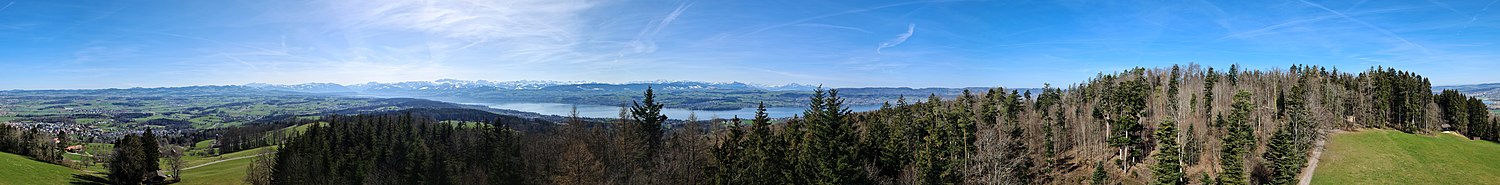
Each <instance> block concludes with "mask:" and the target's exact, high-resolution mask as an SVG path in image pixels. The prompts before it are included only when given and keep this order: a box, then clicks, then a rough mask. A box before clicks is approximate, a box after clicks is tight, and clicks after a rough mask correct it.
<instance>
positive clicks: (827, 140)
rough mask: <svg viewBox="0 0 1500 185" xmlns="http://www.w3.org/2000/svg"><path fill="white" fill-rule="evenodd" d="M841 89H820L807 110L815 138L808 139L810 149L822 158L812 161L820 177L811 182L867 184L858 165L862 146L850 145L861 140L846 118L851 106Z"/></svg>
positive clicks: (810, 129) (808, 120)
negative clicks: (840, 93) (847, 105)
mask: <svg viewBox="0 0 1500 185" xmlns="http://www.w3.org/2000/svg"><path fill="white" fill-rule="evenodd" d="M838 92H839V91H838V89H833V90H829V91H827V93H826V94H825V93H824V91H823V90H822V88H819V89H818V90H816V91H814V93H813V96H812V98H811V99H812V104H814V105H809V106H808V109H807V111H805V112H804V113H803V114H804V115H807V117H806V118H804V119H806V120H807V124H808V126H809V129H808V130H809V133H808V134H809V136H810V139H811V140H809V141H807V142H809V143H808V144H807V146H806V147H807V152H808V155H810V156H815V157H817V158H818V160H816V161H811V162H813V164H815V167H816V168H815V170H816V171H815V174H814V175H815V177H816V178H814V179H813V181H812V182H811V184H863V183H865V182H866V180H867V179H865V177H864V174H865V173H863V172H861V166H859V165H858V164H859V160H858V159H857V157H858V155H859V154H858V152H859V146H858V145H851V144H850V143H859V140H858V138H857V137H856V136H855V135H854V134H855V133H856V132H855V130H854V128H853V125H852V124H850V123H849V122H848V120H846V119H845V116H846V115H848V114H849V109H848V108H845V107H844V105H843V104H844V100H843V99H839V97H838ZM818 104H820V105H818Z"/></svg>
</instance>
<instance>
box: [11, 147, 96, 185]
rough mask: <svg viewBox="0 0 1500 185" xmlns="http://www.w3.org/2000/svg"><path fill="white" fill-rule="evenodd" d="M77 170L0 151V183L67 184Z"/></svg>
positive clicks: (15, 184)
mask: <svg viewBox="0 0 1500 185" xmlns="http://www.w3.org/2000/svg"><path fill="white" fill-rule="evenodd" d="M76 173H78V171H77V170H73V169H70V168H68V167H63V166H58V165H55V164H50V163H45V162H41V161H35V160H31V159H30V158H26V157H25V156H20V155H16V154H11V153H3V152H0V185H12V184H13V185H22V184H68V183H69V182H70V181H71V180H72V179H73V174H76Z"/></svg>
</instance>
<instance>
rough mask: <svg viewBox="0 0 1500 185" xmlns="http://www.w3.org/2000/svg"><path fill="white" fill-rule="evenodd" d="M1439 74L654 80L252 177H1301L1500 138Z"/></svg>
mask: <svg viewBox="0 0 1500 185" xmlns="http://www.w3.org/2000/svg"><path fill="white" fill-rule="evenodd" d="M1430 86H1431V85H1430V83H1429V82H1428V80H1427V79H1426V78H1424V77H1421V76H1419V75H1416V74H1412V73H1410V72H1405V71H1398V70H1395V69H1390V68H1378V67H1377V68H1371V69H1368V70H1366V71H1363V72H1360V73H1357V74H1351V73H1343V72H1340V71H1339V70H1338V69H1336V68H1334V69H1327V68H1325V67H1320V66H1302V65H1299V66H1293V67H1290V68H1288V69H1287V70H1280V69H1269V70H1242V69H1240V68H1239V66H1237V65H1236V66H1230V67H1229V69H1228V70H1224V71H1219V70H1216V69H1214V68H1212V67H1201V66H1197V65H1193V64H1189V65H1186V66H1172V67H1170V68H1156V69H1146V68H1135V69H1131V70H1128V71H1124V72H1121V73H1117V74H1099V75H1097V76H1096V77H1094V78H1092V79H1090V80H1088V81H1086V82H1084V83H1079V84H1074V85H1070V86H1067V87H1066V88H1060V87H1051V86H1050V85H1049V86H1048V87H1046V88H1043V89H1041V90H1040V92H1031V91H1019V90H1015V89H1006V88H1003V87H997V88H993V89H990V90H987V91H980V92H964V93H963V94H962V95H960V96H958V97H956V98H950V99H943V98H941V97H939V96H935V95H934V96H929V97H927V98H926V99H925V100H920V99H919V98H913V99H910V100H909V99H907V98H904V97H903V98H901V99H898V100H897V101H896V102H893V103H887V104H886V105H885V106H883V107H882V108H881V109H878V110H875V111H868V112H851V111H849V110H848V109H847V106H846V105H844V99H843V98H841V97H840V96H839V90H838V89H830V90H826V91H825V90H823V89H821V88H819V89H818V90H815V91H814V92H813V93H812V95H811V96H810V97H809V98H808V101H807V104H806V107H807V108H806V110H805V112H804V113H803V114H801V115H799V116H796V117H792V118H779V119H773V118H770V117H768V116H766V115H765V114H764V113H763V110H762V113H759V114H758V115H757V116H755V117H751V118H739V117H731V118H708V119H700V118H697V117H688V118H671V119H675V120H682V121H681V122H680V123H678V124H666V123H669V122H668V120H669V118H667V117H666V116H664V115H662V114H661V113H660V110H661V109H662V107H663V106H664V105H663V104H662V103H660V102H657V101H655V99H656V98H657V97H656V95H655V94H654V92H653V91H652V90H651V89H647V90H646V91H645V92H644V94H643V96H642V97H643V98H642V99H641V100H639V101H636V102H634V103H633V104H632V105H631V106H630V107H628V108H622V110H621V111H620V115H619V118H618V119H614V120H608V121H600V120H598V119H591V120H586V119H581V118H578V117H577V116H576V115H575V116H571V117H570V118H569V119H566V120H565V121H563V122H561V123H556V124H537V123H534V122H531V121H526V120H525V119H509V120H506V119H496V120H494V121H485V122H472V121H470V122H452V121H437V120H435V119H432V118H428V117H424V116H421V115H414V114H413V113H405V114H385V115H351V116H328V117H324V118H322V119H321V120H319V121H317V123H299V124H303V125H304V126H306V127H307V128H306V130H305V131H302V132H271V131H267V132H264V133H274V134H275V135H281V136H279V137H246V136H236V137H240V138H242V139H241V140H244V139H243V138H266V139H268V140H267V141H264V142H262V144H257V145H256V146H252V147H260V146H263V145H264V146H269V145H276V146H280V149H279V151H278V152H276V153H274V154H269V155H264V156H262V157H259V159H256V161H255V162H254V163H253V164H252V167H251V171H250V172H249V175H247V177H246V182H249V183H251V184H1147V183H1149V184H1295V183H1297V178H1298V177H1297V175H1298V174H1299V173H1300V172H1301V170H1302V169H1303V167H1304V165H1306V162H1307V160H1308V157H1309V156H1308V154H1309V153H1310V152H1312V151H1313V150H1316V148H1315V147H1316V146H1315V145H1314V144H1313V143H1314V142H1316V141H1318V140H1321V139H1322V137H1324V136H1325V135H1326V134H1327V133H1329V132H1333V131H1335V130H1353V129H1364V128H1381V129H1393V130H1399V131H1402V132H1408V133H1417V134H1433V133H1435V132H1439V131H1453V132H1457V133H1459V134H1462V135H1464V136H1467V137H1469V138H1471V139H1479V140H1488V141H1497V140H1500V137H1497V134H1500V130H1496V129H1497V127H1496V126H1497V125H1496V122H1497V120H1496V118H1495V117H1494V116H1493V115H1491V114H1489V113H1488V111H1487V110H1485V109H1484V107H1483V104H1482V103H1478V102H1479V100H1478V99H1474V98H1472V97H1468V96H1465V95H1463V94H1461V93H1458V92H1456V91H1444V92H1442V93H1438V94H1433V93H1431V92H1430V91H1429V90H1428V89H1429V88H1430ZM1216 95H1217V96H1216ZM761 107H762V109H763V107H764V106H761ZM247 130H280V129H267V128H259V129H247ZM243 132H253V131H243ZM268 135H270V134H268ZM269 138H281V139H275V140H269ZM251 140H254V139H251ZM242 142H243V141H242ZM238 148H241V149H243V148H247V147H238Z"/></svg>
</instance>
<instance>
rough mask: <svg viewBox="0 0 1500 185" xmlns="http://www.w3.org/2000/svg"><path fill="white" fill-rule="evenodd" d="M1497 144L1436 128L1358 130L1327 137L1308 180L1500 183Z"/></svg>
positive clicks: (1350, 182) (1317, 182) (1335, 181)
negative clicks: (1432, 131)
mask: <svg viewBox="0 0 1500 185" xmlns="http://www.w3.org/2000/svg"><path fill="white" fill-rule="evenodd" d="M1496 154H1500V144H1496V143H1493V142H1489V141H1479V140H1469V139H1465V138H1463V137H1462V136H1458V135H1455V134H1448V133H1440V134H1438V135H1437V136H1424V135H1414V134H1407V133H1402V132H1400V131H1394V130H1363V131H1358V132H1348V133H1339V134H1334V135H1332V136H1330V138H1329V142H1328V145H1327V148H1326V150H1325V151H1324V152H1323V157H1322V158H1321V161H1319V162H1318V169H1317V171H1315V174H1314V175H1313V179H1312V184H1495V183H1500V155H1496Z"/></svg>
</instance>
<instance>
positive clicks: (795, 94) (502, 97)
mask: <svg viewBox="0 0 1500 185" xmlns="http://www.w3.org/2000/svg"><path fill="white" fill-rule="evenodd" d="M245 87H251V88H258V89H263V90H275V91H293V92H307V93H352V94H357V95H362V96H375V97H388V98H393V97H399V98H424V99H433V100H441V101H449V102H464V103H563V104H584V105H607V106H615V105H621V104H623V103H628V102H631V101H634V100H639V98H640V95H641V94H640V93H641V92H642V91H645V90H646V88H653V89H655V90H656V91H657V94H658V97H659V99H658V101H660V102H662V103H665V104H666V106H667V107H669V108H685V109H697V110H735V109H741V108H750V107H754V106H756V105H759V104H760V103H765V104H766V106H769V107H790V106H802V105H803V104H805V103H806V102H805V101H807V98H808V97H809V96H811V95H812V91H813V90H815V89H817V88H819V86H813V85H804V84H795V83H794V84H785V85H764V84H752V83H743V82H697V81H666V80H658V81H638V82H629V83H618V84H615V83H598V82H582V81H504V82H495V81H485V80H477V81H470V80H455V79H441V80H436V81H409V82H395V83H375V82H371V83H364V84H353V85H338V84H331V83H308V84H294V85H270V84H247V85H245ZM838 89H839V90H840V93H839V95H840V96H842V97H844V98H845V103H846V104H849V105H877V104H881V103H886V102H895V101H896V99H897V98H898V97H908V99H925V98H926V97H927V96H929V95H936V96H939V97H944V98H952V97H956V96H959V95H961V94H963V92H964V91H965V90H968V91H970V92H971V93H975V94H982V93H985V91H987V90H989V88H986V87H967V88H906V87H859V88H838ZM1008 90H1011V89H1008ZM1014 90H1019V91H1023V92H1024V91H1027V90H1036V89H1014ZM1037 93H1040V92H1037Z"/></svg>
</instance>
